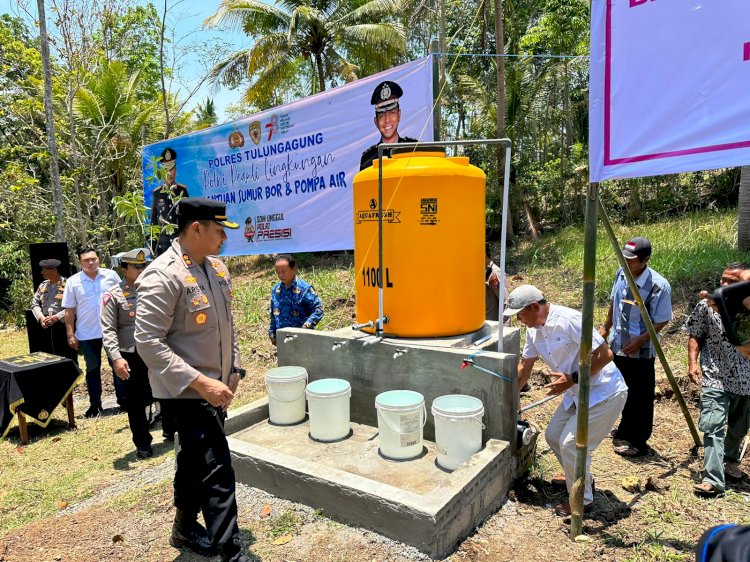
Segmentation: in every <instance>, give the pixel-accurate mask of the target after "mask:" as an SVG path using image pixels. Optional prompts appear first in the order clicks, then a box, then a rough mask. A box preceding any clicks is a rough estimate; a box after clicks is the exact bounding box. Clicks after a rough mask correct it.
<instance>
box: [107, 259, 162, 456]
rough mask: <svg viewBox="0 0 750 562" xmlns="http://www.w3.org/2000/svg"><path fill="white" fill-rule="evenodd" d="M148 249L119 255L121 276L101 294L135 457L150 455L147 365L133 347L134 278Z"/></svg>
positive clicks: (109, 348) (142, 266)
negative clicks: (125, 400)
mask: <svg viewBox="0 0 750 562" xmlns="http://www.w3.org/2000/svg"><path fill="white" fill-rule="evenodd" d="M147 252H148V250H146V249H144V248H136V249H135V250H131V251H129V252H125V253H124V254H121V255H120V256H119V261H120V266H121V269H122V274H123V280H122V281H120V284H119V285H115V286H114V287H112V288H110V289H108V290H107V292H106V293H104V296H103V297H102V312H101V321H102V341H103V344H104V350H105V351H106V352H107V355H108V356H109V358H110V360H111V361H112V370H113V371H114V373H115V376H117V377H119V378H120V379H121V380H122V381H123V382H124V385H125V388H126V389H127V394H128V402H127V406H126V408H127V412H128V423H129V424H130V433H131V434H132V436H133V444H134V445H135V448H136V455H137V456H138V458H141V459H146V458H149V457H151V456H153V454H154V451H153V450H152V449H151V433H150V432H149V429H148V426H149V424H148V418H147V417H146V407H148V406H149V405H150V404H151V402H152V401H153V398H152V397H151V387H150V386H149V384H148V367H146V364H145V363H144V362H143V360H142V359H141V358H140V356H139V355H138V352H137V351H136V349H135V336H134V331H135V311H136V297H137V296H138V292H137V291H136V288H135V286H134V284H135V280H136V279H138V276H139V275H140V274H141V272H142V271H143V270H144V268H145V267H146V265H147V264H148V263H149V262H150V261H151V257H150V255H148V253H147Z"/></svg>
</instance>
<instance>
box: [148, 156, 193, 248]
mask: <svg viewBox="0 0 750 562" xmlns="http://www.w3.org/2000/svg"><path fill="white" fill-rule="evenodd" d="M161 167H162V168H164V169H165V170H166V171H167V181H166V182H164V184H163V185H161V186H159V187H157V188H156V189H155V190H154V193H153V196H152V197H153V198H152V200H151V226H158V227H159V228H160V229H161V231H160V232H159V238H158V240H157V242H156V247H155V248H154V254H156V255H157V256H160V255H162V254H163V253H164V252H166V251H167V250H168V249H169V246H170V244H171V243H172V240H174V239H175V238H177V230H176V229H175V230H174V232H172V233H171V234H170V233H168V232H167V228H166V226H167V225H168V224H176V223H177V215H176V209H177V202H178V201H179V200H180V199H182V198H184V197H189V194H188V190H187V187H186V186H184V185H183V184H181V183H176V182H175V180H176V178H177V152H175V151H174V149H172V148H169V147H167V148H165V149H164V150H163V151H162V153H161Z"/></svg>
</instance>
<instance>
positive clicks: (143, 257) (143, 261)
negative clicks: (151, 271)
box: [118, 248, 151, 267]
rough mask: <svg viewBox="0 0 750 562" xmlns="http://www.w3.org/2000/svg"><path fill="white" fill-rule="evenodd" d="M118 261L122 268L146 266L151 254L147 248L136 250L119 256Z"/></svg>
mask: <svg viewBox="0 0 750 562" xmlns="http://www.w3.org/2000/svg"><path fill="white" fill-rule="evenodd" d="M118 257H119V261H120V265H121V266H122V267H125V266H127V265H128V264H131V265H147V264H148V263H150V262H151V252H150V251H149V250H148V248H136V249H135V250H130V251H129V252H123V253H122V254H119V256H118Z"/></svg>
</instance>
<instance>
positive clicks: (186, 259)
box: [182, 254, 193, 267]
mask: <svg viewBox="0 0 750 562" xmlns="http://www.w3.org/2000/svg"><path fill="white" fill-rule="evenodd" d="M182 261H184V262H185V265H187V266H188V267H189V266H191V265H193V262H192V261H191V260H190V257H189V256H188V255H187V254H182Z"/></svg>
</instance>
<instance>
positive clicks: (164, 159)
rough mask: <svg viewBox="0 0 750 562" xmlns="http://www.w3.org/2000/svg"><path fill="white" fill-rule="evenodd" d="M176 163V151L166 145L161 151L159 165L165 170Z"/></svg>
mask: <svg viewBox="0 0 750 562" xmlns="http://www.w3.org/2000/svg"><path fill="white" fill-rule="evenodd" d="M175 164H177V153H176V152H175V150H174V148H171V147H169V146H168V147H167V148H165V149H164V150H162V151H161V167H162V168H164V169H165V170H171V169H172V168H174V167H175Z"/></svg>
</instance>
